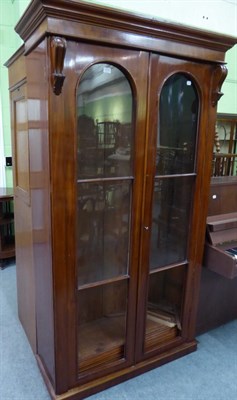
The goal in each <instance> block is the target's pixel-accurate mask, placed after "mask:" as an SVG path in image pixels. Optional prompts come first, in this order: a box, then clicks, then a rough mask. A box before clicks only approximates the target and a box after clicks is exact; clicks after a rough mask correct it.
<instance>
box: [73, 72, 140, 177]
mask: <svg viewBox="0 0 237 400" xmlns="http://www.w3.org/2000/svg"><path fill="white" fill-rule="evenodd" d="M77 115H78V179H87V178H99V177H103V178H105V177H111V176H127V175H131V173H132V158H131V147H132V145H133V143H132V140H133V138H132V135H131V129H132V93H131V87H130V85H129V82H128V80H127V78H126V76H125V75H124V74H123V73H122V71H120V69H118V68H117V67H115V66H113V65H109V64H95V65H93V66H92V67H90V68H88V70H87V71H86V72H85V73H84V75H83V77H82V79H81V81H80V85H79V90H78V94H77Z"/></svg>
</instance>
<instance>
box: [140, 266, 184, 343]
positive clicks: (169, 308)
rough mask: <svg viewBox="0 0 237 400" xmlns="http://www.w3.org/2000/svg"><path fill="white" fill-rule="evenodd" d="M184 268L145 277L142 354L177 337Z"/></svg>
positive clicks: (179, 323) (179, 329)
mask: <svg viewBox="0 0 237 400" xmlns="http://www.w3.org/2000/svg"><path fill="white" fill-rule="evenodd" d="M185 279H186V266H180V267H177V268H172V269H168V270H165V271H162V272H159V273H153V274H151V275H150V277H149V288H148V301H147V314H146V334H145V350H149V349H152V348H153V347H155V346H157V345H160V344H161V343H164V342H167V341H169V340H172V339H174V338H175V337H176V336H178V335H179V334H180V331H181V329H182V326H181V308H182V299H183V291H184V284H185Z"/></svg>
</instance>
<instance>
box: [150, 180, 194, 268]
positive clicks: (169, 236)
mask: <svg viewBox="0 0 237 400" xmlns="http://www.w3.org/2000/svg"><path fill="white" fill-rule="evenodd" d="M194 179H195V178H194V177H176V178H173V177H172V178H164V179H162V178H160V179H157V180H155V187H154V194H153V208H152V232H151V247H150V269H154V268H158V267H162V266H165V265H169V264H173V263H178V262H181V261H184V260H185V259H186V258H187V255H186V249H187V241H188V230H189V215H190V208H191V199H192V186H193V182H194Z"/></svg>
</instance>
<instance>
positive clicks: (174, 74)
mask: <svg viewBox="0 0 237 400" xmlns="http://www.w3.org/2000/svg"><path fill="white" fill-rule="evenodd" d="M210 73H211V68H210V66H205V65H198V64H196V63H194V62H189V61H183V60H177V59H175V58H169V57H165V56H158V55H156V54H153V55H152V57H151V74H150V77H151V78H150V91H149V98H150V109H149V111H148V115H149V117H148V118H149V122H148V135H147V136H148V149H147V163H146V184H145V191H144V207H143V209H144V213H143V229H142V239H141V259H140V270H141V273H140V277H141V279H140V282H139V294H138V310H140V312H138V320H137V340H136V343H137V359H138V360H141V359H143V358H144V357H145V358H146V357H151V356H152V355H155V354H157V353H159V352H164V351H165V350H166V349H168V348H170V347H172V346H173V347H174V348H175V346H177V345H178V344H179V343H180V344H182V342H185V341H189V340H193V339H194V326H193V325H194V316H195V307H196V301H197V287H198V279H199V272H200V271H199V270H200V262H201V257H202V255H201V249H202V241H203V238H204V224H203V222H204V221H205V210H204V209H202V206H201V205H200V196H203V194H204V193H205V190H207V184H208V166H207V165H206V166H205V157H206V156H205V154H206V152H207V154H208V152H209V153H210V145H211V142H212V138H211V135H209V138H208V137H206V133H205V132H206V129H207V128H206V127H205V126H204V121H207V120H208V117H207V113H206V110H207V109H208V107H209V98H210V96H209V91H208V90H207V89H206V87H207V85H205V82H208V79H210ZM207 125H208V124H207ZM201 133H202V134H201ZM205 168H206V171H205V170H204V169H205ZM209 169H210V168H209ZM205 179H206V181H205Z"/></svg>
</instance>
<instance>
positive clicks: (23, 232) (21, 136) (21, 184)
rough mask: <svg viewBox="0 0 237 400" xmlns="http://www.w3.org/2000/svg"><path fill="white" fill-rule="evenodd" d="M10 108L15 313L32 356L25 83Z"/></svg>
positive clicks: (13, 96)
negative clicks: (16, 304)
mask: <svg viewBox="0 0 237 400" xmlns="http://www.w3.org/2000/svg"><path fill="white" fill-rule="evenodd" d="M12 68H13V71H14V72H15V71H16V66H15V65H14V64H13V65H12V66H11V68H10V75H11V73H12ZM16 76H17V73H16ZM11 106H12V145H13V171H14V174H13V177H14V194H15V204H14V208H15V243H16V244H15V245H16V267H17V268H16V270H17V297H18V313H19V318H20V320H21V323H22V325H23V327H24V329H25V332H26V335H27V337H28V339H29V342H30V344H31V347H32V349H33V351H34V353H35V352H36V324H35V318H36V317H35V276H34V265H33V248H32V217H31V207H30V191H29V162H28V161H29V155H28V121H27V95H26V85H25V84H24V85H22V86H20V87H18V88H17V89H15V90H14V91H13V92H12V93H11ZM16 110H18V111H16Z"/></svg>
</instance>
